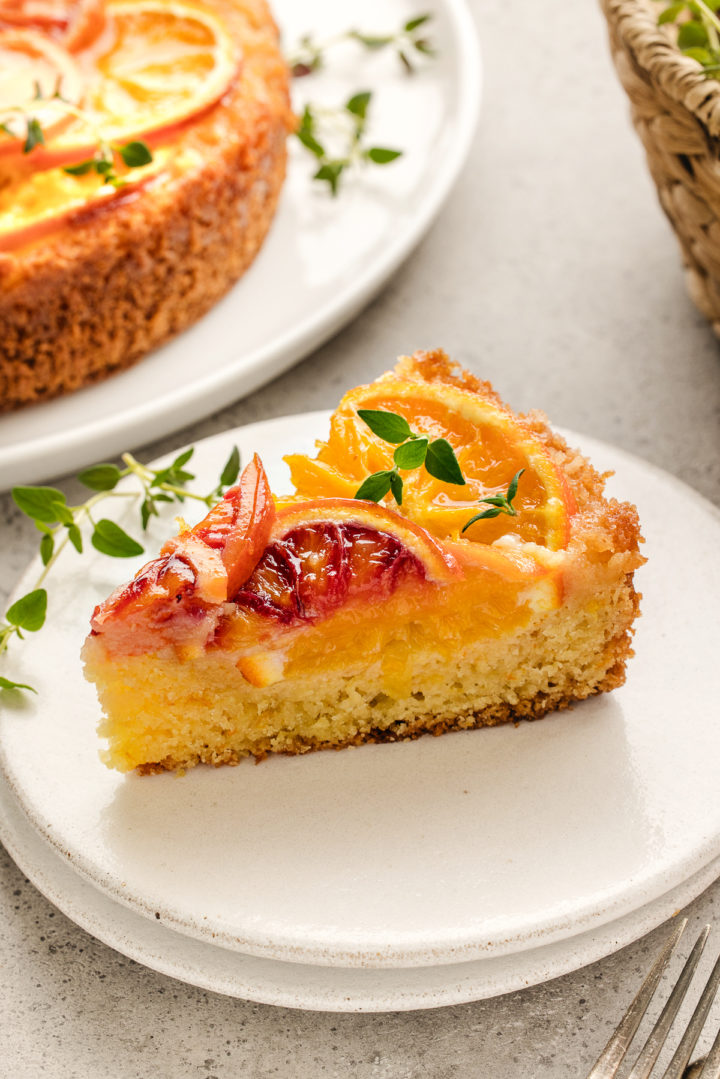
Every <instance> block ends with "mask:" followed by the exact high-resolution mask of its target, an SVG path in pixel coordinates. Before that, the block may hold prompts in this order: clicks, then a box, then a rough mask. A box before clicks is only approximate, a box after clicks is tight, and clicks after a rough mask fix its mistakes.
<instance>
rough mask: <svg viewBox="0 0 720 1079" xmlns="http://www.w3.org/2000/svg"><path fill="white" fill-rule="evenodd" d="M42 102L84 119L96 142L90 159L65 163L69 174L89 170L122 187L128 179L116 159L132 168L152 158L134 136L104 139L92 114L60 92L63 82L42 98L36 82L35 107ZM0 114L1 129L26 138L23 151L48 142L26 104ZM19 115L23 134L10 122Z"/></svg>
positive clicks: (28, 150)
mask: <svg viewBox="0 0 720 1079" xmlns="http://www.w3.org/2000/svg"><path fill="white" fill-rule="evenodd" d="M37 102H40V103H41V104H42V105H43V107H45V108H51V109H56V110H57V111H59V112H63V113H65V114H69V115H71V116H75V117H76V118H77V119H79V120H81V121H82V122H83V123H84V124H86V126H87V127H89V128H90V130H91V132H92V135H93V140H94V141H95V143H96V144H97V151H96V152H95V154H94V155H93V156H92V157H91V158H90V159H88V160H87V161H80V162H78V164H76V165H66V166H65V167H64V168H63V172H66V173H68V174H69V175H70V176H85V175H86V174H87V173H89V172H95V173H97V175H98V176H101V177H102V180H103V183H104V184H111V185H112V186H113V187H122V185H123V184H124V183H125V181H124V180H123V179H122V178H121V177H120V176H118V173H117V171H116V168H115V161H116V158H117V157H119V158H120V160H121V161H122V162H123V164H124V165H125V166H126V167H127V168H129V169H137V168H141V167H142V166H143V165H149V164H150V163H151V162H152V160H153V155H152V152H151V151H150V148H149V147H148V146H147V144H146V143H144V142H142V141H140V140H139V139H132V140H131V141H130V142H126V143H118V142H109V141H108V140H107V139H105V138H103V136H102V134H101V133H100V132H99V130H98V129H97V127H96V126H95V124H94V123H93V122H92V119H91V118H90V116H89V115H88V114H87V113H86V112H84V111H83V110H82V109H79V108H77V107H76V106H75V105H73V103H72V102H71V101H67V100H66V99H65V98H64V97H63V96H62V94H61V93H60V83H59V82H58V84H57V85H56V87H55V91H54V93H53V94H52V95H51V96H50V97H43V94H42V90H41V87H40V84H39V83H38V82H36V83H35V96H34V98H33V101H32V104H33V106H34V105H35V104H36V103H37ZM0 113H1V114H2V115H3V116H5V117H6V119H5V120H3V121H2V122H0V129H1V130H2V131H4V132H5V134H6V135H10V136H11V137H12V138H22V139H23V140H24V141H23V153H24V154H29V153H31V152H32V151H33V150H34V149H35V147H36V146H44V145H45V134H44V132H43V129H42V125H41V123H40V121H39V120H38V118H37V116H35V115H33V111H32V110H31V109H30V108H28V107H27V106H24V105H11V106H8V107H7V108H3V109H2V110H0ZM9 116H16V117H18V118H19V119H20V120H21V121H22V122H23V124H24V127H25V131H24V134H22V135H20V134H18V133H17V131H14V130H13V128H12V126H11V123H9V122H8V120H7V117H9Z"/></svg>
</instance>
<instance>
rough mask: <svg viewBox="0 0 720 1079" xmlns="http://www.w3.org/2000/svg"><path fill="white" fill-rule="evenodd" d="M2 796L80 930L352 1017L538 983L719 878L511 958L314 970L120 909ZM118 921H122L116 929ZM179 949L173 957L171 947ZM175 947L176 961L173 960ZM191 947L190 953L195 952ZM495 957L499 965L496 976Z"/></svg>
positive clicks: (4, 818) (169, 973)
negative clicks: (232, 948)
mask: <svg viewBox="0 0 720 1079" xmlns="http://www.w3.org/2000/svg"><path fill="white" fill-rule="evenodd" d="M11 797H12V796H11V795H10V794H9V792H5V791H4V790H3V788H2V786H0V842H2V843H3V844H4V846H5V848H6V850H7V852H8V854H9V855H10V857H11V858H12V859H13V861H14V862H15V864H16V865H17V866H18V868H19V869H20V870H21V872H23V873H24V874H25V876H26V877H27V878H28V879H29V880H30V881H31V883H32V884H33V886H34V887H35V888H37V890H38V891H39V892H40V893H41V895H43V896H44V897H45V898H46V899H47V900H48V901H49V902H51V903H53V904H54V905H55V906H56V907H57V908H58V910H60V911H61V912H62V913H63V914H64V915H65V916H66V917H67V918H69V919H70V920H71V921H72V922H73V923H74V924H75V925H77V926H79V927H80V928H81V929H82V930H83V931H84V932H86V933H89V934H90V936H92V937H94V938H95V939H96V940H98V941H100V942H101V943H102V944H104V945H105V946H106V947H109V948H112V949H113V950H114V951H116V952H119V953H120V954H121V955H124V956H126V957H127V958H129V959H132V960H134V961H135V962H137V963H141V964H142V965H143V966H145V967H147V968H148V969H150V970H152V971H154V972H155V973H158V974H162V975H164V976H165V977H169V978H175V979H176V980H178V981H181V982H183V983H184V984H186V985H192V986H196V987H198V988H200V989H205V990H209V991H211V992H214V993H220V994H222V995H224V996H229V997H232V998H233V999H238V1000H249V1001H253V1002H255V1003H258V1004H266V1005H270V1006H273V1007H283V1008H297V1009H300V1010H303V1011H322V1012H336V1013H351V1014H360V1013H370V1014H382V1013H386V1012H392V1011H419V1010H423V1009H426V1008H442V1007H450V1006H452V1005H457V1004H469V1003H472V1002H473V1001H476V1000H487V999H492V998H495V997H499V996H504V995H506V994H508V993H514V992H518V991H520V990H522V989H527V988H528V987H530V986H534V985H540V984H544V983H546V982H548V981H552V980H554V979H555V978H560V977H564V976H565V975H567V974H571V973H573V972H574V971H577V970H580V969H582V968H583V967H586V966H589V965H590V964H592V963H596V962H598V961H600V960H601V959H604V958H606V957H607V956H609V955H612V954H614V953H615V952H617V951H619V950H620V949H622V948H624V947H627V946H628V945H629V944H631V943H633V942H634V941H636V940H639V939H640V938H641V937H642V936H645V934H647V933H650V932H652V931H653V930H654V929H656V928H657V927H658V926H659V925H661V924H662V923H663V922H664V921H666V920H667V919H668V918H670V917H674V916H675V915H677V914H678V913H679V910H680V908H682V907H685V906H686V905H687V904H688V903H690V902H692V901H693V900H694V899H696V898H698V896H700V895H701V894H702V892H704V891H705V890H706V889H707V888H708V887H710V886H711V885H712V883H713V882H714V881H715V880H716V879H718V877H720V857H719V858H717V859H715V861H714V862H712V863H711V864H710V865H709V866H707V867H706V868H705V869H704V870H701V871H699V872H698V873H697V874H695V876H693V877H692V878H690V879H689V880H688V881H685V882H684V883H683V884H682V885H679V886H678V887H677V888H676V889H674V890H671V891H670V892H668V893H667V894H666V895H664V896H662V897H660V899H658V900H655V901H654V902H652V903H650V904H648V905H647V906H646V907H642V908H640V909H639V910H638V911H635V912H633V913H632V914H630V915H627V916H626V917H625V918H620V919H618V920H617V921H614V922H610V923H609V924H608V925H606V926H603V927H601V929H600V931H599V932H595V933H594V932H592V931H589V932H586V933H584V934H579V935H578V936H577V937H570V938H568V940H566V941H559V942H556V943H554V944H548V945H545V946H539V947H537V948H534V949H530V950H529V951H526V952H520V953H513V954H512V955H511V956H505V957H503V956H501V957H498V958H497V959H495V960H489V961H488V960H483V959H476V960H470V961H467V962H464V963H457V964H449V965H441V966H438V967H436V968H429V967H419V968H417V967H415V968H410V969H409V970H402V969H400V970H398V968H393V969H391V970H383V969H378V968H370V969H364V970H357V969H352V970H350V971H347V970H342V969H340V970H338V968H333V967H320V968H317V967H312V966H311V965H306V964H301V963H286V962H283V961H280V960H272V959H262V958H258V957H257V956H252V955H246V954H245V953H242V952H227V950H226V949H222V948H218V947H217V946H216V945H214V944H212V943H211V942H207V941H198V940H193V939H191V938H188V937H185V936H184V935H183V934H179V933H176V932H174V931H173V930H172V929H171V928H169V927H167V926H164V925H162V924H160V925H157V924H155V923H153V922H151V921H148V920H147V919H145V918H143V917H142V915H139V914H137V913H135V912H134V911H132V910H130V909H129V908H125V909H123V910H119V909H118V908H119V907H120V904H117V903H115V902H114V901H113V900H112V899H111V898H110V897H109V896H107V895H105V894H104V893H102V892H100V891H98V889H96V888H95V887H94V886H93V885H92V884H91V883H90V882H88V881H85V880H83V879H82V878H79V877H78V876H77V874H75V873H74V872H73V869H72V866H70V865H68V864H67V863H64V862H63V860H62V857H61V855H60V854H59V852H57V851H54V850H53V849H52V848H51V847H49V846H48V845H47V844H46V843H43V841H42V839H41V837H40V836H39V835H37V833H36V832H35V830H34V829H33V827H32V825H31V824H30V823H29V822H28V821H27V820H26V819H25V817H24V815H23V814H22V811H21V810H20V808H19V807H17V806H15V805H13V804H10V802H9V799H10V798H11ZM3 809H4V812H3V811H2V810H3ZM43 869H44V872H43ZM58 876H59V877H60V881H59V883H58ZM63 877H64V878H65V882H69V886H70V887H69V889H68V887H67V885H66V886H64V882H63ZM78 892H79V897H78ZM83 900H84V903H83ZM121 926H122V927H124V930H125V931H124V933H123V932H122V930H121ZM133 931H136V932H137V933H138V936H135V937H133V935H132V934H133ZM143 938H144V939H143ZM148 938H149V941H148ZM168 948H169V950H170V952H171V953H172V952H173V951H174V952H175V956H173V955H172V954H170V955H169V954H168ZM178 951H179V953H180V955H178V954H177V953H178ZM183 952H184V953H185V962H183V960H182V953H183ZM198 952H199V953H200V955H199V957H198V956H197V955H196V953H198ZM218 953H222V955H219V954H218ZM228 959H229V961H230V966H231V967H232V968H235V967H237V968H238V969H237V972H234V971H231V973H230V974H227V973H223V974H222V975H220V974H218V973H217V972H215V973H213V963H214V962H221V963H222V960H225V961H226V963H227V961H228ZM521 960H526V961H528V962H529V963H530V967H529V969H528V967H527V966H525V968H524V969H523V965H522V963H521ZM193 961H194V962H193ZM498 962H499V964H500V971H501V974H500V975H499V976H498V974H497V966H498ZM489 964H490V965H494V968H495V978H494V980H491V979H490V978H489V977H488V969H489ZM533 964H534V966H533ZM503 966H504V968H505V973H504V980H503V974H502V970H503ZM248 968H249V969H248ZM483 968H484V969H483ZM263 970H264V971H265V972H266V975H274V976H275V984H274V985H270V986H269V985H268V982H272V978H269V977H266V979H265V981H264V983H263V981H262V980H258V977H257V972H258V971H260V972H261V973H262V971H263ZM438 971H440V977H441V978H442V977H443V976H444V977H445V984H441V985H438V984H437V983H436V984H435V986H434V987H433V988H432V989H428V988H423V986H422V979H423V978H424V977H427V976H428V974H430V975H434V976H435V977H437V972H438ZM253 972H255V980H254V981H253ZM303 973H309V974H310V976H311V977H313V976H314V977H315V978H317V977H318V974H319V976H320V979H321V980H322V979H325V980H326V981H328V982H329V983H330V987H329V988H330V992H329V993H328V992H327V991H326V992H325V993H324V994H323V992H322V990H321V989H319V988H318V987H317V986H313V987H312V988H311V987H310V985H309V984H308V982H307V981H306V982H305V983H304V984H303V985H302V988H301V991H300V992H298V988H297V982H298V981H300V979H299V978H298V977H297V976H298V974H300V975H302V974H303ZM288 974H289V975H290V977H291V980H294V982H295V983H296V984H295V986H294V988H292V987H290V986H288V985H287V984H285V985H284V986H283V985H282V984H281V983H282V978H283V976H284V977H285V978H287V976H288ZM358 974H360V975H361V976H362V981H363V982H365V983H367V982H369V983H370V986H369V987H368V986H367V985H365V986H361V987H359V988H355V989H353V981H356V982H357V981H358V980H359V979H358V978H357V975H358ZM278 975H279V977H278ZM293 975H294V976H295V977H294V979H293ZM348 975H349V976H350V980H349V982H348V981H346V983H345V984H344V985H343V984H342V982H340V984H339V985H336V986H335V987H333V986H332V983H333V982H336V983H337V982H338V981H340V979H341V978H345V979H348ZM388 975H393V976H394V978H393V979H391V980H393V981H394V982H395V985H394V987H393V988H392V989H388V988H387V986H386V987H383V986H382V982H383V981H387V980H388V978H387V976H388ZM243 976H244V982H243ZM403 976H404V977H406V978H407V977H408V976H409V978H410V981H409V985H408V986H406V987H405V988H402V986H400V987H398V984H397V983H398V981H401V980H402V977H403ZM373 983H375V984H374V987H373ZM413 983H419V984H413Z"/></svg>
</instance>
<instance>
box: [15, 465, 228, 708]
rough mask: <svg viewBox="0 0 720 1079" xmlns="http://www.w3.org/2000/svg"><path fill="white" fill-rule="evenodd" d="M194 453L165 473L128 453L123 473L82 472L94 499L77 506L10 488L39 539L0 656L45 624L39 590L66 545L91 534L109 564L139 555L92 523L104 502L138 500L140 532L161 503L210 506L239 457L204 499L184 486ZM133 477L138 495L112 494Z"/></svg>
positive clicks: (115, 529)
mask: <svg viewBox="0 0 720 1079" xmlns="http://www.w3.org/2000/svg"><path fill="white" fill-rule="evenodd" d="M193 453H194V448H192V447H191V448H190V449H187V450H184V451H183V452H182V453H181V454H179V455H178V456H177V457H176V458H175V459H174V461H173V462H172V463H171V464H170V465H168V466H167V467H166V468H159V469H153V468H150V467H149V466H148V465H144V464H142V463H141V462H140V461H138V460H136V458H135V457H133V456H132V454H130V453H124V454H123V455H122V461H123V464H124V465H125V468H119V467H118V466H117V465H114V464H98V465H93V466H92V467H91V468H86V469H85V470H84V471H82V472H81V473H80V474H79V476H78V479H79V480H80V482H81V483H82V484H83V485H84V486H85V487H87V488H89V490H91V491H94V492H95V493H94V494H93V495H92V496H91V497H90V498H88V499H87V500H86V501H85V502H81V503H80V504H79V505H74V506H70V505H68V502H67V499H66V497H65V495H64V494H63V492H62V491H60V490H58V489H57V488H55V487H14V488H13V490H12V497H13V501H14V502H15V505H16V506H17V507H18V509H20V510H22V512H23V513H24V514H25V515H26V516H27V517H29V518H30V519H31V520H32V521H33V522H34V524H35V527H36V528H37V529H38V531H39V532H41V533H42V535H41V539H40V546H39V554H40V560H41V562H42V565H43V569H42V571H41V573H40V574H39V575H38V578H37V580H36V581H35V582H34V584H33V588H32V590H31V591H30V592H28V593H27V594H26V595H24V596H21V597H20V599H18V600H16V601H15V603H13V604H12V605H11V606H10V607H8V609H7V610H6V612H5V617H4V621H3V622H2V623H0V656H2V655H3V653H5V652H6V651H7V649H8V646H9V644H10V641H11V640H12V639H13V637H18V638H19V639H20V640H23V639H24V634H25V633H36V632H37V631H38V630H39V629H41V628H42V627H43V625H44V624H45V620H46V617H47V606H48V594H47V590H46V588H45V587H44V584H45V580H46V578H47V577H48V574H49V573H50V571H51V569H52V567H53V566H54V564H55V563H56V561H57V559H58V558H59V556H60V554H61V553H62V551H63V549H64V548H65V547H66V546H67V545H68V544H71V545H72V546H73V547H74V548H75V550H76V551H77V552H78V554H82V553H83V549H84V534H86V533H87V530H88V527H89V528H90V529H91V531H90V542H91V544H92V546H93V547H94V548H95V549H96V550H98V551H100V552H101V553H102V554H105V555H108V556H110V557H111V558H132V557H134V556H136V555H140V554H143V553H144V548H143V546H142V544H140V543H138V541H137V540H136V539H133V537H132V536H130V535H128V533H127V532H126V531H125V530H124V529H123V528H121V527H120V525H118V524H116V522H115V521H111V520H109V519H108V518H100V519H96V515H95V507H96V506H97V505H98V504H99V503H100V502H102V501H103V500H104V499H107V498H130V499H138V498H141V502H140V520H141V524H142V528H143V531H144V530H145V529H147V526H148V522H149V520H150V518H151V517H157V516H159V513H160V511H159V504H160V503H168V502H170V503H172V502H184V501H185V499H187V498H190V499H195V500H196V501H198V502H202V503H203V504H204V505H205V506H206V507H208V508H210V507H211V506H213V505H214V504H215V503H216V502H217V501H218V500H219V499H220V498H221V497H222V494H223V492H224V491H225V490H226V488H228V487H231V486H232V484H233V483H234V482H235V480H236V479H237V477H238V474H239V472H240V454H239V452H238V449H237V447H233V450H232V453H231V454H230V456H229V457H228V459H227V461H226V462H225V465H224V467H223V469H222V472H221V473H220V477H219V481H218V483H217V485H216V486H214V487H213V489H212V490H211V491H210V492H208V494H205V495H203V494H198V493H196V492H194V491H190V490H188V488H187V484H188V483H191V482H192V480H194V479H195V475H194V473H192V472H189V471H188V470H187V468H186V466H187V464H188V463H189V461H190V459H191V458H192V456H193ZM129 476H132V477H133V478H134V479H135V480H136V481H137V483H138V484H139V487H140V490H134V491H133V490H121V491H118V490H116V489H115V488H116V487H117V485H118V484H119V483H120V481H121V480H122V479H125V478H126V477H129ZM3 689H15V690H32V692H35V690H34V689H33V687H32V686H28V685H26V684H25V683H22V682H15V681H13V680H12V679H10V678H3V677H0V690H3Z"/></svg>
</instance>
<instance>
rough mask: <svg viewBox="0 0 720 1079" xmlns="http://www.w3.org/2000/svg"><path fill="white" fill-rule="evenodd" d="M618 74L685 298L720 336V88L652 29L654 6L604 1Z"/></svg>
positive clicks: (641, 0)
mask: <svg viewBox="0 0 720 1079" xmlns="http://www.w3.org/2000/svg"><path fill="white" fill-rule="evenodd" d="M601 4H602V7H603V10H604V12H605V16H606V18H607V21H608V26H609V30H610V48H611V50H612V55H613V60H614V63H615V67H616V69H617V73H618V76H619V78H620V81H621V83H622V85H623V86H624V88H625V90H626V92H627V95H628V97H629V98H630V105H631V115H632V121H633V124H634V125H635V129H636V130H637V132H638V134H639V136H640V138H641V139H642V142H643V145H644V147H645V151H646V154H647V159H648V165H649V168H650V172H651V174H652V177H653V180H654V181H655V184H656V186H657V190H658V195H659V198H660V204H661V205H662V208H663V210H664V211H665V213H666V214H667V216H668V218H669V219H670V222H671V224H672V226H673V228H674V230H675V232H676V234H677V237H678V239H679V241H680V246H681V248H682V254H683V261H684V263H685V270H686V281H687V287H688V291H689V293H690V296H691V298H692V300H693V301H694V303H695V304H696V306H697V307H698V308H699V309H700V311H702V313H703V314H704V315H705V316H706V317H707V318H708V319H710V321H711V322H712V325H713V329H714V330H715V332H716V333H717V334H718V335H719V336H720V82H718V81H717V80H715V79H708V78H706V76H705V74H704V73H703V70H702V68H701V66H700V64H699V63H698V62H697V61H696V60H691V59H690V58H689V57H687V56H683V54H682V53H681V52H680V50H679V49H678V48H677V47H676V45H675V44H674V42H673V40H672V37H671V32H670V31H669V30H668V29H666V28H665V27H662V26H658V25H657V17H658V14H659V12H660V11H661V10H662V8H661V7H660V6H659V5H658V4H657V3H654V2H653V0H601Z"/></svg>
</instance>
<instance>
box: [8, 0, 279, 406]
mask: <svg viewBox="0 0 720 1079" xmlns="http://www.w3.org/2000/svg"><path fill="white" fill-rule="evenodd" d="M206 3H207V5H208V6H209V7H212V8H213V10H215V11H217V12H218V13H219V14H220V15H221V16H222V17H223V19H224V20H225V21H226V22H227V24H228V25H229V26H230V28H231V30H232V32H233V35H234V36H235V38H236V40H238V41H239V42H240V44H241V47H242V50H243V66H242V71H241V76H240V78H239V79H238V80H237V82H236V84H235V85H234V86H233V87H232V89H231V90H230V91H229V92H228V94H227V95H226V97H225V98H224V99H223V101H222V102H221V103H220V104H219V105H218V106H217V107H215V108H213V109H212V110H211V111H210V112H209V113H208V114H207V115H206V116H205V117H203V118H202V119H200V120H198V121H197V122H195V123H192V124H191V125H190V126H189V127H187V128H186V129H185V131H184V132H183V133H182V134H181V135H180V136H179V137H178V142H177V146H178V147H179V148H180V149H181V150H189V151H190V152H191V154H192V155H193V156H194V158H195V159H196V161H197V163H193V164H192V165H191V166H190V167H187V168H182V169H181V168H178V167H176V166H174V165H173V155H172V154H171V155H170V164H169V166H168V168H167V169H164V170H163V172H162V173H161V174H160V175H159V176H158V177H157V178H154V179H153V180H151V181H149V182H147V183H146V184H144V185H142V186H140V187H138V188H137V189H136V190H133V189H132V188H129V189H128V190H127V191H126V192H124V193H121V194H120V196H119V197H118V198H117V199H114V200H112V201H111V202H109V203H108V204H106V205H104V206H97V207H88V208H86V209H81V210H79V211H76V212H75V213H74V214H73V216H72V219H71V221H70V223H69V224H68V225H66V226H64V227H61V228H59V229H58V230H57V231H55V232H53V233H51V234H50V235H48V236H47V237H45V238H43V240H42V241H39V242H36V243H34V244H32V245H28V246H27V247H25V248H24V249H20V250H19V251H17V252H13V253H10V254H8V253H5V254H1V253H0V327H1V328H2V335H1V337H0V411H7V410H10V409H15V408H18V407H20V406H21V405H25V404H29V403H32V402H35V401H41V400H45V399H47V398H50V397H55V396H57V395H59V394H62V393H67V392H69V391H71V390H75V389H78V388H80V387H81V386H85V385H88V384H89V383H92V382H94V381H97V380H98V379H100V378H104V377H105V376H106V375H108V374H111V373H113V372H116V371H120V370H122V369H124V368H126V367H129V366H130V365H131V364H133V363H135V362H136V361H137V360H138V359H140V358H141V357H142V356H143V355H145V354H146V353H147V352H148V351H150V350H151V349H153V348H156V347H157V346H158V345H161V344H163V343H164V342H165V341H168V340H169V339H170V338H171V337H173V336H175V334H177V333H179V332H181V331H182V330H184V329H186V328H187V327H188V326H190V325H191V324H192V323H193V322H195V321H196V320H197V319H198V318H200V316H201V315H203V314H205V313H206V312H207V311H208V310H209V309H210V308H211V307H212V306H213V304H215V303H216V302H217V301H218V300H219V299H220V297H221V296H222V295H223V294H224V293H225V292H226V291H227V290H228V289H229V288H230V287H231V285H233V284H234V282H235V281H237V279H238V278H239V277H240V276H241V275H242V274H243V273H244V272H245V270H246V269H247V268H248V266H249V265H250V263H251V262H252V260H253V258H254V257H255V255H256V254H257V252H258V250H259V248H260V245H261V244H262V242H263V240H264V238H265V235H266V233H267V230H268V228H269V227H270V224H271V221H272V218H273V214H274V212H275V207H276V204H277V200H278V196H279V193H280V189H281V186H282V182H283V179H284V175H285V165H286V148H285V140H286V136H287V133H288V131H289V130H290V128H291V125H292V116H291V112H290V108H289V99H288V73H287V69H286V66H285V64H284V61H283V59H282V56H281V54H280V52H279V47H278V42H277V28H276V27H275V24H274V22H273V20H272V17H271V15H270V13H269V10H268V8H267V6H266V4H265V3H264V2H263V0H206Z"/></svg>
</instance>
